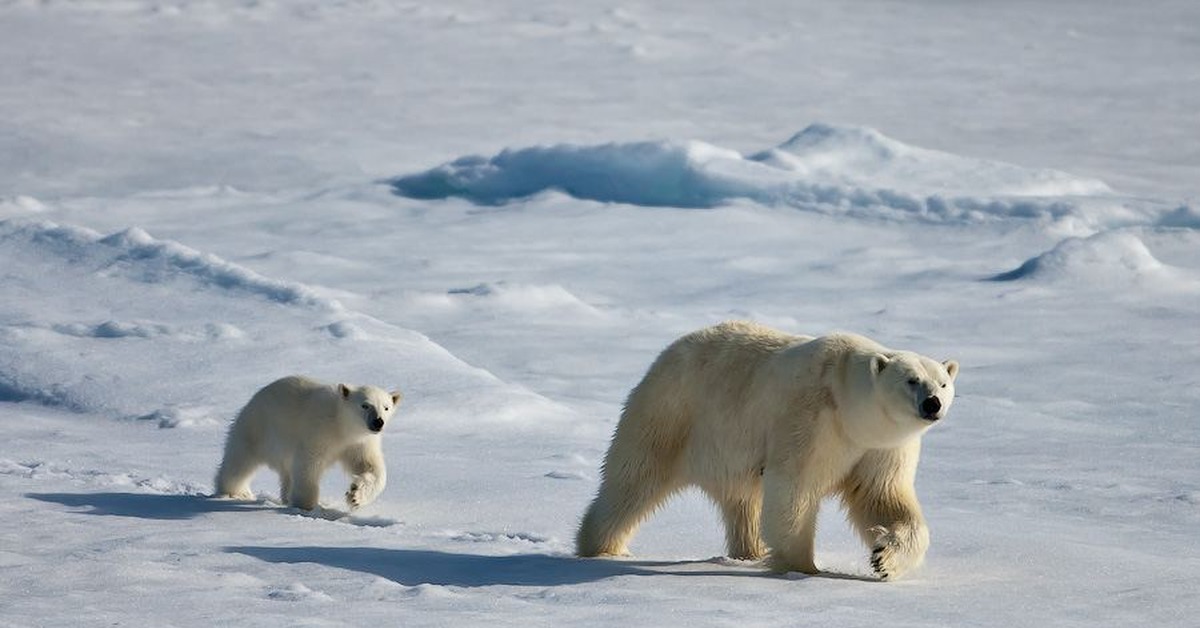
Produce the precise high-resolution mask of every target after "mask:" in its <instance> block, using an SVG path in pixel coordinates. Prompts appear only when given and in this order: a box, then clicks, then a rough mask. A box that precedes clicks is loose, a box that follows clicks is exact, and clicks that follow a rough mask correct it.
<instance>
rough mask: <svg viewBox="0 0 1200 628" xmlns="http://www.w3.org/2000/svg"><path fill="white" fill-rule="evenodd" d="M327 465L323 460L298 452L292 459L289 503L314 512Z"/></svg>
mask: <svg viewBox="0 0 1200 628" xmlns="http://www.w3.org/2000/svg"><path fill="white" fill-rule="evenodd" d="M324 470H325V465H324V464H323V463H322V462H321V460H320V459H319V458H318V457H316V456H313V455H311V454H310V453H308V452H304V451H301V452H298V453H297V454H296V455H295V457H294V458H292V470H291V484H292V486H291V489H292V490H291V492H290V493H289V494H288V496H287V503H288V504H289V505H291V506H295V507H296V508H299V509H301V510H312V509H314V508H316V507H317V500H318V498H319V497H320V494H321V473H322V472H324Z"/></svg>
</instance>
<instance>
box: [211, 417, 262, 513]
mask: <svg viewBox="0 0 1200 628" xmlns="http://www.w3.org/2000/svg"><path fill="white" fill-rule="evenodd" d="M262 464H263V462H262V461H261V460H259V459H258V456H256V455H254V453H253V452H252V451H251V450H250V447H249V446H248V445H247V444H246V443H244V442H242V440H241V439H240V438H238V437H237V436H236V435H235V434H232V433H231V434H230V436H229V440H228V441H226V443H225V456H224V457H223V458H222V460H221V466H220V468H218V469H217V476H216V479H215V480H214V481H213V483H214V484H215V485H216V495H215V496H216V497H230V498H233V499H242V500H249V501H252V500H253V499H254V493H253V492H252V491H251V490H250V478H251V477H253V475H254V472H255V471H256V470H257V469H258V467H259V466H261V465H262Z"/></svg>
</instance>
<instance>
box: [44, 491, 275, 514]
mask: <svg viewBox="0 0 1200 628" xmlns="http://www.w3.org/2000/svg"><path fill="white" fill-rule="evenodd" d="M25 496H26V497H28V498H30V499H36V500H38V501H43V502H50V503H54V504H62V505H63V506H68V507H70V508H88V509H89V510H84V511H81V512H83V513H84V514H89V515H110V516H116V517H136V518H139V519H163V520H181V519H195V518H196V517H199V516H201V515H204V514H208V513H214V512H241V511H253V510H264V509H266V508H269V507H270V505H268V504H262V503H247V502H236V501H230V500H219V499H212V498H210V497H206V496H204V495H161V494H154V493H26V494H25Z"/></svg>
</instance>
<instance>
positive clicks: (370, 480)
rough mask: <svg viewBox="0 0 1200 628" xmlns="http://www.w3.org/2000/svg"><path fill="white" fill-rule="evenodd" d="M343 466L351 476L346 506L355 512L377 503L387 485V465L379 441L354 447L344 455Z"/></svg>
mask: <svg viewBox="0 0 1200 628" xmlns="http://www.w3.org/2000/svg"><path fill="white" fill-rule="evenodd" d="M341 462H342V466H343V467H345V469H346V472H347V473H349V474H350V489H349V490H347V491H346V504H347V505H349V506H350V508H351V509H352V510H353V509H355V508H359V507H361V506H366V505H367V504H369V503H371V502H373V501H375V498H376V497H378V496H379V494H380V493H382V492H383V488H384V486H386V485H387V464H386V463H385V462H384V460H383V448H382V446H381V444H380V442H379V439H377V438H373V439H370V440H367V441H364V442H363V443H361V444H357V445H352V446H350V447H348V448H347V449H346V451H345V452H343V453H342V457H341Z"/></svg>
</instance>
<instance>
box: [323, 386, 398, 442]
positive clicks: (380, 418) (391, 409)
mask: <svg viewBox="0 0 1200 628" xmlns="http://www.w3.org/2000/svg"><path fill="white" fill-rule="evenodd" d="M338 392H339V393H340V394H341V396H342V403H343V404H346V405H348V406H349V409H350V411H351V413H354V414H356V415H357V416H359V417H361V418H362V424H363V427H365V428H366V429H367V430H368V431H370V432H371V433H373V434H378V433H379V432H382V431H383V426H384V425H385V424H387V421H388V419H390V418H392V415H393V414H395V413H396V406H398V405H400V400H401V399H403V398H404V395H401V394H400V393H399V392H390V393H389V392H387V391H385V390H383V389H382V388H376V387H374V386H347V385H346V384H338Z"/></svg>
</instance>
